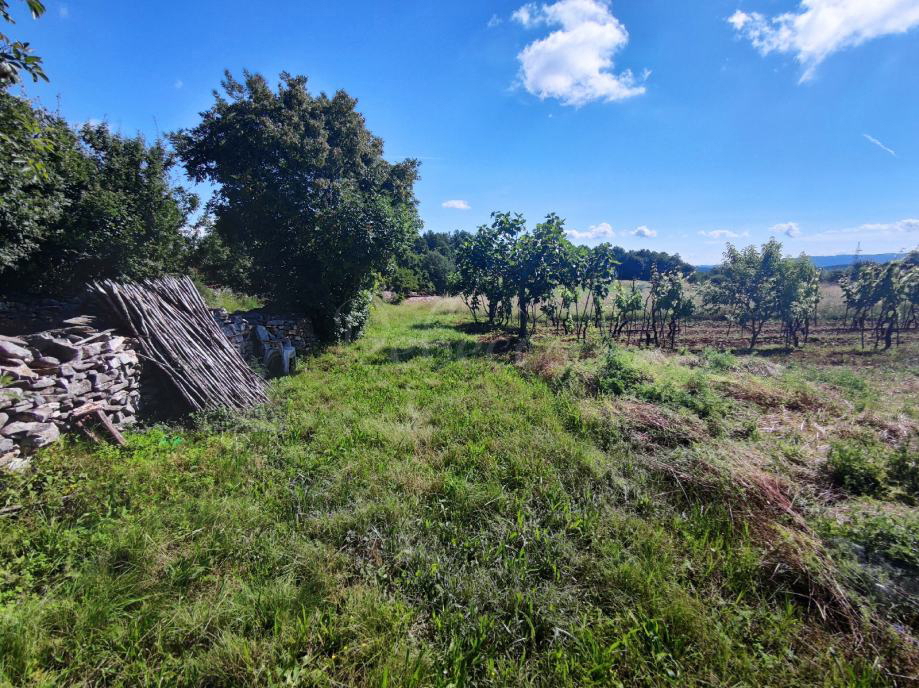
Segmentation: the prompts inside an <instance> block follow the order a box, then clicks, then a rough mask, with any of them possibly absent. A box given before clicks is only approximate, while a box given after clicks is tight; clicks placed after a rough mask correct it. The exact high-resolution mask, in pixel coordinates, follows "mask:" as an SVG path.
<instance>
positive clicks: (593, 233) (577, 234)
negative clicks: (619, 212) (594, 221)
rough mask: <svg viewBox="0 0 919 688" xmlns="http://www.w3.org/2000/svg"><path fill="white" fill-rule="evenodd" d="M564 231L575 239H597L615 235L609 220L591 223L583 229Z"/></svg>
mask: <svg viewBox="0 0 919 688" xmlns="http://www.w3.org/2000/svg"><path fill="white" fill-rule="evenodd" d="M565 233H566V234H567V235H568V236H569V237H571V238H572V239H574V240H576V241H598V240H600V239H612V238H613V237H614V236H616V232H614V231H613V227H612V225H610V223H609V222H601V223H600V224H598V225H591V226H590V227H589V228H588V229H584V230H578V229H569V230H566V232H565Z"/></svg>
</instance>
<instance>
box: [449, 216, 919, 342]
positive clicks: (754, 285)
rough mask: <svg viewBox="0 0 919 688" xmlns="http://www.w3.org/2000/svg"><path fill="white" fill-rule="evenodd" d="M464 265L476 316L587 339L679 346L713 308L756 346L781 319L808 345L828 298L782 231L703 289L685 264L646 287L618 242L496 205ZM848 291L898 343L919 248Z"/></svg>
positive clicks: (862, 318) (854, 322)
mask: <svg viewBox="0 0 919 688" xmlns="http://www.w3.org/2000/svg"><path fill="white" fill-rule="evenodd" d="M456 265H457V277H456V289H457V292H458V293H460V294H462V296H463V299H464V301H465V303H466V305H467V306H468V308H469V311H470V313H471V314H472V316H473V318H474V319H475V320H476V321H477V322H484V323H487V324H490V325H493V326H506V325H508V324H509V323H510V322H511V321H512V320H514V321H516V329H517V333H518V336H519V337H521V338H523V339H526V338H528V337H529V336H531V335H532V334H533V332H535V331H536V329H537V327H538V324H539V323H540V321H542V322H543V323H545V325H547V326H549V327H551V328H554V330H555V331H556V332H559V333H561V332H564V333H566V334H574V335H575V337H576V338H578V339H586V338H587V336H588V333H589V332H591V331H594V332H596V333H598V334H599V335H600V336H602V337H603V338H605V339H607V340H609V341H618V340H625V341H626V342H631V343H636V344H642V345H646V346H657V347H670V348H673V347H675V346H676V343H677V340H678V338H679V335H680V333H681V332H682V330H683V328H684V327H685V324H686V322H687V321H688V320H689V319H690V318H692V317H695V316H702V317H705V318H714V319H720V320H722V321H725V322H727V323H728V326H729V328H731V327H737V328H738V329H739V330H740V331H741V332H743V333H744V334H745V335H746V337H747V339H748V342H749V347H750V348H751V349H753V348H755V347H756V346H757V344H758V343H759V342H760V338H761V336H762V333H763V330H764V329H765V327H766V326H767V325H769V324H770V323H771V324H774V325H779V326H780V327H781V333H782V338H783V340H784V343H785V345H786V346H787V347H789V348H791V347H800V346H803V345H804V344H806V343H807V341H808V339H809V337H810V333H811V329H812V327H813V326H814V325H815V324H816V322H817V306H818V304H819V303H820V297H821V294H820V271H819V269H818V268H817V267H815V266H814V264H813V263H812V262H811V261H810V259H808V257H807V256H806V255H803V254H802V255H800V256H797V257H791V256H785V255H783V253H782V244H781V243H779V242H778V241H776V240H775V239H772V240H770V241H768V242H767V243H765V244H763V245H762V246H760V247H756V246H748V247H746V248H743V249H738V248H736V247H734V246H733V245H731V244H728V246H727V248H726V250H725V253H724V258H723V260H722V262H721V264H720V265H719V266H718V267H717V269H716V270H713V271H712V273H711V274H710V276H709V278H708V279H707V280H706V281H705V282H704V283H702V284H700V285H696V286H695V287H693V286H691V285H690V282H689V280H687V278H686V275H685V274H684V273H683V271H682V270H681V269H679V268H671V269H669V270H659V269H657V267H656V266H654V265H652V267H651V270H650V275H649V279H648V280H647V284H646V285H644V286H640V285H639V284H638V283H637V282H636V280H634V279H623V278H622V277H621V275H620V272H619V271H620V269H621V263H620V261H619V259H618V257H617V252H616V251H615V249H614V248H613V247H611V246H610V245H609V244H600V245H599V246H596V247H594V248H586V247H583V246H575V245H573V244H572V243H571V242H570V241H568V240H567V239H566V238H565V233H564V221H563V220H562V219H561V218H559V217H558V216H556V215H554V214H550V215H549V216H547V217H546V220H545V221H544V222H542V223H540V224H537V225H536V226H535V227H534V228H533V229H532V230H527V228H526V223H525V221H524V219H523V217H522V216H521V215H519V214H517V215H514V214H510V213H494V214H493V215H492V222H491V224H489V225H483V226H481V227H479V228H478V230H477V231H476V233H475V234H473V235H470V236H468V237H466V238H465V239H464V241H463V243H462V244H461V245H460V248H459V250H458V252H457V256H456ZM843 288H844V291H845V295H846V303H847V315H846V322H847V323H849V324H850V325H851V326H852V327H854V328H857V329H860V330H861V331H862V332H863V333H865V332H873V336H874V338H875V346H878V345H880V343H883V344H884V347H885V348H888V347H890V346H891V345H892V343H894V342H896V341H897V340H898V336H899V332H900V331H902V330H904V329H908V328H911V327H917V326H919V253H915V252H914V253H913V254H911V255H910V256H908V257H907V258H906V259H904V260H902V261H896V262H894V263H889V264H887V265H869V266H865V265H863V266H860V268H859V269H858V270H857V271H854V272H853V276H852V277H851V278H850V279H848V280H845V281H844V282H843ZM863 338H864V334H863Z"/></svg>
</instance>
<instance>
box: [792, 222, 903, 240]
mask: <svg viewBox="0 0 919 688" xmlns="http://www.w3.org/2000/svg"><path fill="white" fill-rule="evenodd" d="M802 238H805V239H808V240H811V241H837V240H842V239H845V240H847V241H856V240H862V239H865V240H869V239H871V240H882V239H888V240H893V241H897V242H905V243H906V244H908V245H914V244H915V243H916V242H917V241H919V219H916V218H906V219H904V220H897V221H895V222H872V223H867V224H863V225H857V226H855V227H846V228H844V229H829V230H826V231H824V232H818V233H817V234H809V235H808V236H807V237H802Z"/></svg>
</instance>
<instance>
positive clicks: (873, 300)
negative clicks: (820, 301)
mask: <svg viewBox="0 0 919 688" xmlns="http://www.w3.org/2000/svg"><path fill="white" fill-rule="evenodd" d="M840 285H841V286H842V290H843V294H844V296H845V300H846V317H847V319H851V320H850V322H851V325H852V327H853V328H854V329H857V330H859V331H860V332H861V334H862V345H863V346H864V343H865V334H866V332H870V333H872V334H873V335H874V347H875V348H878V347H879V346H880V345H881V343H882V342H883V344H884V347H883V348H884V349H885V350H886V349H889V348H890V347H891V346H892V345H893V344H894V342H895V341H896V342H897V343H899V341H900V331H901V330H903V329H908V328H910V327H916V326H919V251H913V252H912V253H910V254H909V255H907V256H906V258H904V259H903V260H895V261H891V262H890V263H886V264H884V265H877V264H875V263H866V264H864V265H860V266H858V270H857V271H854V270H853V274H852V275H851V276H849V277H845V278H843V279H842V280H840Z"/></svg>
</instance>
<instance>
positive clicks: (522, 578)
mask: <svg viewBox="0 0 919 688" xmlns="http://www.w3.org/2000/svg"><path fill="white" fill-rule="evenodd" d="M460 325H464V321H463V318H462V317H460V316H457V315H455V314H454V313H451V312H448V313H443V312H438V310H437V309H436V307H435V306H431V305H430V304H419V305H411V304H403V305H401V306H398V307H396V306H385V305H379V304H378V305H376V306H375V310H374V316H373V320H372V323H371V326H370V328H369V331H368V334H367V336H366V338H365V339H363V340H361V341H360V342H358V343H356V344H353V345H350V346H347V347H338V348H332V349H330V350H328V351H326V352H324V353H322V354H321V355H319V356H317V357H315V358H312V359H309V360H308V361H306V365H305V366H304V370H302V371H301V372H300V373H299V374H298V375H297V376H295V377H292V378H286V379H283V380H280V381H278V382H276V383H275V386H274V389H273V402H272V404H271V405H269V406H268V407H266V408H264V409H261V410H259V411H257V412H254V413H252V414H250V415H248V416H245V417H238V418H231V419H227V418H220V417H219V416H213V415H211V416H206V417H201V418H199V419H198V425H197V426H194V427H189V428H178V427H157V428H152V429H149V430H147V431H144V432H140V433H135V434H132V435H130V436H129V438H128V446H127V447H125V448H117V447H92V446H88V445H86V444H82V443H80V442H74V441H70V442H68V443H67V444H63V445H60V446H56V447H53V448H51V449H49V450H47V451H45V452H44V453H42V454H41V455H40V456H39V457H38V458H37V459H36V460H35V462H34V468H33V470H32V471H31V472H28V473H23V474H16V475H4V476H2V478H0V505H2V506H4V507H15V508H14V509H7V510H6V511H5V512H4V514H3V516H2V517H0V518H2V520H0V574H2V575H0V602H2V607H0V683H5V684H7V685H13V686H39V685H111V686H143V685H169V686H174V685H180V686H241V685H251V686H282V685H286V686H340V685H355V686H421V685H424V686H465V685H482V686H486V685H488V686H499V685H501V686H503V685H509V686H510V685H514V686H611V685H612V686H614V685H630V686H631V685H648V686H711V685H771V686H814V685H824V686H841V685H859V686H870V685H889V684H891V683H892V679H891V678H890V676H889V674H887V673H885V670H886V669H888V668H889V667H890V666H891V665H890V662H891V661H892V660H891V659H890V657H888V656H883V655H879V654H878V652H879V651H877V652H876V651H875V650H873V649H870V648H871V647H872V646H869V645H858V644H857V643H856V638H855V636H853V635H850V634H848V633H846V632H845V631H844V630H843V629H840V628H838V627H835V626H833V625H832V624H831V623H829V622H826V621H824V620H823V619H821V618H820V616H819V615H818V614H816V613H815V612H814V610H813V609H808V605H807V603H806V602H802V598H801V597H800V591H799V589H798V588H797V587H796V586H795V584H794V582H793V581H790V580H786V579H784V578H782V577H781V576H776V575H775V571H774V564H773V563H769V562H770V561H771V560H770V559H769V556H768V553H767V552H765V551H764V550H763V549H762V547H761V545H760V544H758V543H759V540H758V539H757V538H756V537H754V536H753V534H752V533H751V531H750V529H749V527H748V526H747V525H746V524H745V523H744V521H743V520H742V519H738V518H737V516H736V514H734V513H732V511H731V509H730V508H729V506H728V505H727V504H725V503H719V502H718V501H717V500H713V499H711V497H710V496H706V495H705V494H703V493H697V492H695V491H693V490H692V489H691V488H686V489H681V488H680V487H679V486H675V485H674V484H673V482H668V481H664V480H662V479H661V478H660V476H658V475H657V474H655V473H654V472H653V471H650V470H648V469H647V468H646V466H645V465H644V463H643V462H642V461H641V455H640V454H638V453H635V450H634V449H630V448H628V446H627V445H625V444H623V443H621V442H615V441H605V440H604V438H603V437H600V436H598V435H596V434H592V433H590V432H585V431H584V428H585V427H586V423H587V419H586V417H584V416H583V415H582V411H581V410H580V409H581V408H582V407H581V406H579V402H578V400H577V399H574V398H573V397H571V396H570V395H568V394H567V393H565V392H560V393H555V392H553V391H552V390H551V389H550V387H549V385H548V384H547V383H545V382H543V381H542V380H540V379H538V378H527V377H524V376H523V375H522V374H521V373H520V372H519V371H518V370H517V368H515V367H514V366H513V365H511V364H510V363H507V362H502V361H501V360H498V359H496V358H495V357H494V356H491V355H488V353H487V352H486V351H485V350H483V348H482V347H481V346H480V345H479V344H478V342H477V341H476V339H475V337H474V336H473V335H470V334H467V333H466V331H465V327H459V326H460ZM706 389H707V388H706ZM701 393H702V392H700V394H701ZM704 393H705V394H709V392H708V391H706V392H704ZM604 432H607V433H615V432H616V431H615V430H614V429H612V428H611V429H609V430H606V431H604ZM648 451H649V452H653V455H654V458H655V459H656V460H658V461H669V460H672V461H674V462H684V463H686V462H688V463H691V462H692V461H694V460H698V461H701V460H703V459H704V457H705V455H706V454H705V452H706V451H707V450H706V449H705V448H704V447H696V446H682V447H678V448H675V449H665V448H663V447H661V446H654V447H649V448H648ZM687 465H688V464H687ZM895 655H896V652H893V654H892V656H895ZM894 668H896V667H894Z"/></svg>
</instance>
